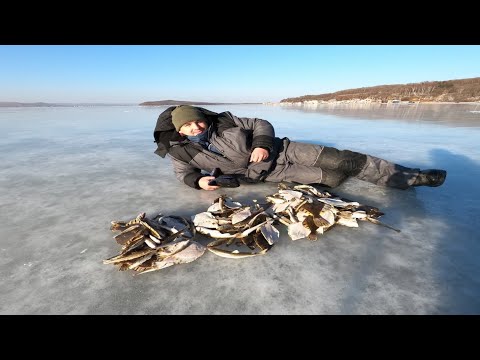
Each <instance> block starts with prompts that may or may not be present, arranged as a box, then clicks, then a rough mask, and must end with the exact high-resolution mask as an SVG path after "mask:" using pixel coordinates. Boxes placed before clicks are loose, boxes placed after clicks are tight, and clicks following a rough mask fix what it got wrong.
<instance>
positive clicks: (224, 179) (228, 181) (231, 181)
mask: <svg viewBox="0 0 480 360" xmlns="http://www.w3.org/2000/svg"><path fill="white" fill-rule="evenodd" d="M208 185H212V186H221V187H229V188H233V187H239V186H240V183H239V182H238V180H237V178H236V177H235V176H231V175H220V176H218V177H216V178H215V179H213V180H210V181H209V182H208Z"/></svg>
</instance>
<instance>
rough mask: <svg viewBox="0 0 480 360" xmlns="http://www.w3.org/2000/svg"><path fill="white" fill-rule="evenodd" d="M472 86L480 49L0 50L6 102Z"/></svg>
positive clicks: (255, 98) (232, 98)
mask: <svg viewBox="0 0 480 360" xmlns="http://www.w3.org/2000/svg"><path fill="white" fill-rule="evenodd" d="M472 77H480V46H478V45H470V46H460V45H449V46H447V45H445V46H443V45H442V46H437V45H412V46H406V45H391V46H390V45H389V46H385V45H368V46H364V45H353V46H347V45H338V46H332V45H306V46H303V45H302V46H300V45H291V46H288V45H281V46H277V45H275V46H274V45H252V46H244V45H228V46H223V45H209V46H206V45H195V46H193V45H171V46H170V45H169V46H167V45H152V46H143V45H142V46H140V45H122V46H113V45H93V46H86V45H71V46H70V45H68V46H67V45H55V46H46V45H32V46H24V45H0V101H18V102H37V101H42V102H109V103H140V102H143V101H153V100H165V99H175V100H194V101H219V102H266V101H280V100H281V99H283V98H287V97H294V96H302V95H312V94H323V93H329V92H335V91H339V90H344V89H350V88H359V87H367V86H375V85H383V84H405V83H412V82H421V81H435V80H451V79H462V78H472Z"/></svg>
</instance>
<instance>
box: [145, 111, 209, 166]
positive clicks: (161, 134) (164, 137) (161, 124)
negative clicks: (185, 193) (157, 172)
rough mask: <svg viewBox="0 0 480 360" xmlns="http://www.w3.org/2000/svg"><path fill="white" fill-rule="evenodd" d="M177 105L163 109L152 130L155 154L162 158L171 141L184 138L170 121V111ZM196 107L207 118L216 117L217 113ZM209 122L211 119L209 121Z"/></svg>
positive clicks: (178, 140)
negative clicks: (155, 148) (155, 145)
mask: <svg viewBox="0 0 480 360" xmlns="http://www.w3.org/2000/svg"><path fill="white" fill-rule="evenodd" d="M176 108H177V106H170V107H169V108H167V109H166V110H165V111H163V112H162V113H161V114H160V115H159V116H158V119H157V124H156V125H155V130H154V131H153V138H154V139H155V140H154V141H155V142H156V143H157V150H155V154H157V155H158V156H161V157H162V158H164V157H165V155H167V153H168V150H169V149H170V146H172V142H173V143H175V142H180V141H182V140H184V139H185V138H184V137H183V136H182V135H180V134H179V133H178V132H177V130H175V126H174V125H173V123H172V111H173V110H175V109H176ZM197 108H198V109H199V110H200V111H201V112H202V113H204V114H205V115H206V116H207V119H209V120H210V117H216V116H217V115H218V113H216V112H213V111H210V110H207V109H204V108H201V107H198V106H197ZM209 122H210V123H211V120H210V121H209Z"/></svg>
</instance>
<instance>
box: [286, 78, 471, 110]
mask: <svg viewBox="0 0 480 360" xmlns="http://www.w3.org/2000/svg"><path fill="white" fill-rule="evenodd" d="M478 101H480V77H477V78H470V79H458V80H447V81H425V82H420V83H410V84H396V85H379V86H372V87H363V88H358V89H348V90H342V91H337V92H334V93H328V94H319V95H303V96H299V97H292V98H287V99H282V100H281V101H280V104H285V105H287V104H293V103H306V104H308V103H323V102H372V103H391V102H452V103H458V102H478Z"/></svg>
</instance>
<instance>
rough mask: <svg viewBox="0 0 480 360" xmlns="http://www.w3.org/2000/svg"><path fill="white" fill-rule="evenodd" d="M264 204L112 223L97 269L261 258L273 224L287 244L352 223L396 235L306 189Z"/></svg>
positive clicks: (371, 211)
mask: <svg viewBox="0 0 480 360" xmlns="http://www.w3.org/2000/svg"><path fill="white" fill-rule="evenodd" d="M266 200H267V202H266V203H265V204H264V205H260V204H258V203H257V202H256V200H254V205H251V206H250V205H247V206H245V205H242V204H241V203H239V202H235V201H233V200H232V199H231V198H229V197H227V196H226V195H221V196H220V197H218V198H217V199H216V200H215V201H214V202H213V203H212V205H211V206H210V207H209V208H208V209H207V211H205V212H201V213H198V214H196V215H193V216H192V217H191V220H187V219H185V218H183V217H179V216H162V215H161V214H159V215H157V216H156V217H155V218H153V219H148V218H146V217H145V213H141V214H140V215H138V216H137V217H136V218H135V219H133V220H130V221H128V222H124V221H112V223H111V224H112V225H111V230H112V231H121V232H120V233H119V234H118V235H116V236H114V239H115V240H116V241H117V243H118V244H120V245H122V249H121V252H120V254H119V255H117V256H114V257H111V258H109V259H106V260H104V261H103V263H104V264H114V265H117V266H119V270H128V269H130V270H134V271H136V272H137V273H145V272H149V271H155V270H160V269H164V268H166V267H169V266H172V265H175V264H181V263H188V262H191V261H194V260H196V259H197V258H199V257H200V256H202V255H203V254H204V252H205V250H206V249H208V250H209V251H211V252H213V253H214V254H216V255H219V256H222V257H227V258H233V259H241V258H245V257H251V256H257V255H264V254H265V253H266V252H267V251H269V250H270V249H271V248H272V246H273V245H274V244H275V242H276V241H277V240H278V239H279V231H278V229H277V228H276V227H275V226H274V224H276V223H278V222H279V223H282V224H284V225H286V226H287V232H288V235H289V236H290V238H291V239H292V240H298V239H303V238H306V239H309V240H317V239H318V235H321V234H323V233H324V232H326V231H328V230H330V229H331V228H332V227H334V226H335V225H343V226H348V227H358V221H369V222H371V223H374V224H377V225H382V226H386V227H388V228H390V229H393V230H395V231H398V232H400V230H398V229H395V228H393V227H391V226H389V225H386V224H384V223H382V222H380V221H379V220H378V218H379V217H380V216H382V215H383V213H382V212H380V211H379V209H378V208H376V207H373V206H369V205H362V204H360V203H358V202H356V201H351V200H347V199H345V198H341V197H339V196H336V195H333V194H330V193H329V192H327V191H324V192H322V191H319V190H318V189H316V188H314V187H313V186H310V185H295V186H293V187H290V186H289V185H287V184H285V183H280V184H279V185H278V192H277V193H275V194H272V195H268V196H266ZM196 232H198V233H201V234H204V235H207V236H208V237H211V238H214V239H215V240H213V241H211V242H210V243H208V244H207V246H206V247H205V246H204V245H202V244H200V243H198V242H196V241H194V240H193V237H194V236H195V234H196ZM233 247H236V248H235V249H234V250H232V248H233Z"/></svg>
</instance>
